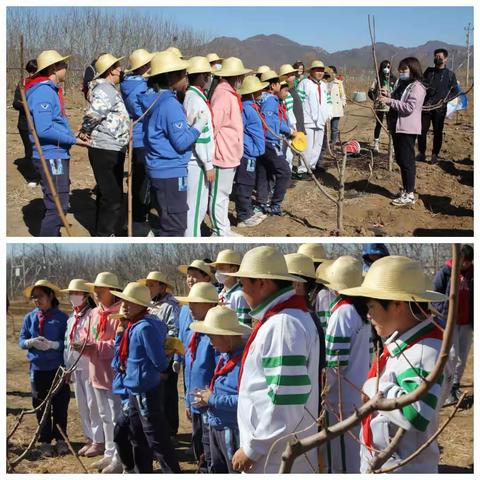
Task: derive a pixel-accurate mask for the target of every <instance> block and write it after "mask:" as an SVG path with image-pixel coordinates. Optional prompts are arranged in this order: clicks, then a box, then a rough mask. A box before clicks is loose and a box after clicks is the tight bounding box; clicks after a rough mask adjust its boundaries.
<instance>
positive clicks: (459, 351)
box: [433, 245, 473, 403]
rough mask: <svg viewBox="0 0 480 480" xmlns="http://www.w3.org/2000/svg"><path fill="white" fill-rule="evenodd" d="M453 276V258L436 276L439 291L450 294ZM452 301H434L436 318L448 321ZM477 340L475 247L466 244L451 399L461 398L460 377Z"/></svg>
mask: <svg viewBox="0 0 480 480" xmlns="http://www.w3.org/2000/svg"><path fill="white" fill-rule="evenodd" d="M451 276H452V260H451V259H450V260H448V261H447V262H446V263H445V265H444V266H443V267H442V268H441V269H440V271H438V272H437V274H436V275H435V278H434V280H433V288H434V289H435V291H437V292H441V293H444V294H445V295H449V294H450V279H451ZM448 306H449V302H448V301H447V302H443V303H439V304H434V307H435V308H436V309H437V311H438V315H437V317H436V319H437V320H438V321H439V323H441V324H442V325H445V323H446V320H447V315H448ZM472 340H473V247H472V246H471V245H463V246H462V249H461V265H460V283H459V287H458V311H457V315H456V324H455V331H454V337H453V342H452V351H451V355H450V356H451V357H453V359H454V369H455V370H454V374H453V385H452V390H451V395H450V397H449V398H448V399H447V403H453V402H455V401H457V400H458V397H459V389H460V380H461V378H462V375H463V371H464V370H465V366H466V363H467V357H468V354H469V352H470V347H471V346H472Z"/></svg>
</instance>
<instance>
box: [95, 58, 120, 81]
mask: <svg viewBox="0 0 480 480" xmlns="http://www.w3.org/2000/svg"><path fill="white" fill-rule="evenodd" d="M124 58H125V57H118V58H117V57H114V56H113V55H112V54H111V53H105V54H104V55H100V56H99V57H98V60H97V61H96V62H95V76H94V77H93V79H94V80H95V79H96V78H98V77H99V76H100V75H102V74H104V73H105V72H106V71H107V70H108V69H109V68H110V67H112V66H113V65H115V64H116V63H118V62H119V61H120V60H123V59H124Z"/></svg>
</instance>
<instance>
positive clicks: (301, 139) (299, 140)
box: [291, 132, 308, 152]
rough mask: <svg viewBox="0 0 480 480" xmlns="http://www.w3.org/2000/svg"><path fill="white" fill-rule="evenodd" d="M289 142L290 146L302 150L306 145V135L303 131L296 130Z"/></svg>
mask: <svg viewBox="0 0 480 480" xmlns="http://www.w3.org/2000/svg"><path fill="white" fill-rule="evenodd" d="M291 143H292V147H293V148H294V149H295V150H298V151H299V152H304V151H305V150H306V149H307V147H308V142H307V136H306V135H305V134H304V133H303V132H297V134H296V135H295V138H294V139H293V140H292V142H291Z"/></svg>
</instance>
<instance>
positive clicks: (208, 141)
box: [195, 137, 212, 143]
mask: <svg viewBox="0 0 480 480" xmlns="http://www.w3.org/2000/svg"><path fill="white" fill-rule="evenodd" d="M211 141H212V137H205V138H200V137H199V138H198V139H197V141H196V142H195V143H210V142H211Z"/></svg>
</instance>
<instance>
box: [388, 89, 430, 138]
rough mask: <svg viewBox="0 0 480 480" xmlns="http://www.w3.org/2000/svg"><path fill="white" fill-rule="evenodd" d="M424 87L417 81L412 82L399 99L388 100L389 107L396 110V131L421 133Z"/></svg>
mask: <svg viewBox="0 0 480 480" xmlns="http://www.w3.org/2000/svg"><path fill="white" fill-rule="evenodd" d="M426 94H427V90H426V88H425V87H424V86H423V84H422V83H421V82H419V81H415V82H412V83H411V84H410V85H408V87H407V88H406V89H405V91H404V92H403V94H402V98H401V99H400V100H394V99H393V98H392V99H391V100H390V107H391V108H393V109H394V110H396V111H397V112H398V118H397V126H396V133H411V134H414V135H420V134H421V133H422V107H423V101H424V99H425V95H426Z"/></svg>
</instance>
